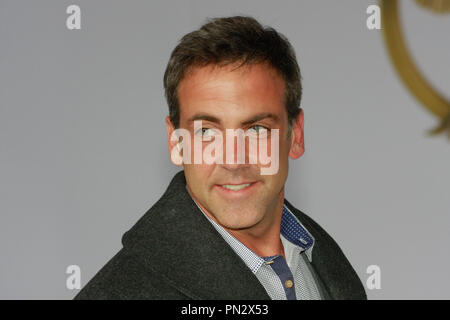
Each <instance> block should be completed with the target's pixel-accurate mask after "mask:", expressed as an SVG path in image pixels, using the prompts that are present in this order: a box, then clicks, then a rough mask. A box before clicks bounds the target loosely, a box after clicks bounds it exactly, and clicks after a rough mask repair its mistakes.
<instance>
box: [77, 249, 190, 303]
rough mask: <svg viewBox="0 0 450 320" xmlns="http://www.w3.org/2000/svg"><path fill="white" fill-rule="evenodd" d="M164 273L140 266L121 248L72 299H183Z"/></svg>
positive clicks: (140, 264) (134, 257) (131, 255)
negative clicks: (165, 277) (160, 273)
mask: <svg viewBox="0 0 450 320" xmlns="http://www.w3.org/2000/svg"><path fill="white" fill-rule="evenodd" d="M186 298H187V297H186V296H185V295H183V294H182V293H181V292H179V291H177V290H176V289H175V288H174V287H173V286H171V285H170V281H168V280H167V279H164V276H162V275H158V274H157V273H155V272H154V271H153V270H151V269H150V268H148V267H144V266H143V265H142V263H141V262H140V261H139V259H138V258H137V257H136V256H134V254H132V253H130V252H129V251H128V250H127V249H126V248H122V249H121V250H120V251H119V252H118V253H117V254H116V255H115V256H114V257H112V258H111V259H110V260H109V261H108V262H107V263H106V264H105V265H104V266H103V268H101V269H100V271H98V272H97V274H95V276H94V277H93V278H92V279H91V280H90V281H89V282H88V283H87V284H86V285H85V286H84V287H83V288H82V289H81V291H80V292H79V293H78V294H77V295H76V296H75V298H74V300H133V299H139V300H141V299H152V300H153V299H186Z"/></svg>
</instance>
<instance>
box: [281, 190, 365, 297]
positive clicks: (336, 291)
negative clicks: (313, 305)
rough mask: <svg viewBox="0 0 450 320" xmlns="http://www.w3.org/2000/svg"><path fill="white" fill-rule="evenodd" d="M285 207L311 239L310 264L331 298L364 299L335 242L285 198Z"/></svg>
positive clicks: (360, 288)
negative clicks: (312, 241)
mask: <svg viewBox="0 0 450 320" xmlns="http://www.w3.org/2000/svg"><path fill="white" fill-rule="evenodd" d="M285 205H286V206H287V207H288V208H289V210H291V212H292V213H294V215H295V216H296V217H297V218H298V219H299V220H300V222H301V223H302V224H303V225H304V226H305V228H306V229H307V230H308V231H309V232H310V233H311V234H312V236H313V237H314V239H315V243H314V248H313V252H312V265H313V266H314V268H315V270H316V271H317V273H318V274H319V276H320V277H321V279H322V281H323V282H324V284H325V285H326V286H327V288H328V291H329V293H330V295H331V296H332V297H333V298H334V299H367V296H366V293H365V290H364V286H363V284H362V282H361V280H360V279H359V277H358V275H357V273H356V271H355V269H354V268H353V267H352V265H351V263H350V261H349V260H348V259H347V257H346V256H345V254H344V252H343V251H342V249H341V248H340V247H339V245H338V244H337V242H336V241H335V240H334V239H333V237H331V236H330V234H329V233H328V232H327V231H325V229H324V228H322V227H321V226H320V225H319V224H318V223H317V222H316V221H314V220H313V219H312V218H311V217H310V216H308V215H307V214H305V213H304V212H302V211H300V210H299V209H297V208H295V207H294V206H293V205H292V204H291V203H290V202H289V201H287V200H286V199H285Z"/></svg>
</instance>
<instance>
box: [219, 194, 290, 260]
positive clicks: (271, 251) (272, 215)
mask: <svg viewBox="0 0 450 320" xmlns="http://www.w3.org/2000/svg"><path fill="white" fill-rule="evenodd" d="M283 204H284V188H283V190H282V191H281V192H280V194H279V197H278V199H277V200H276V202H275V203H274V205H273V206H272V207H270V208H268V210H270V212H267V213H266V216H265V218H264V219H263V220H261V221H260V222H259V223H258V224H257V225H255V226H253V227H251V228H248V229H240V230H234V229H228V228H226V227H224V226H222V227H223V228H224V229H225V230H226V231H228V232H229V233H230V234H231V235H233V236H234V237H235V238H236V239H238V240H239V241H240V242H241V243H243V244H244V245H245V246H246V247H247V248H249V249H250V250H252V251H253V252H255V253H256V254H257V255H259V256H260V257H267V256H274V255H279V254H281V255H282V256H283V257H285V256H284V248H283V244H282V242H281V239H280V228H281V216H282V212H283Z"/></svg>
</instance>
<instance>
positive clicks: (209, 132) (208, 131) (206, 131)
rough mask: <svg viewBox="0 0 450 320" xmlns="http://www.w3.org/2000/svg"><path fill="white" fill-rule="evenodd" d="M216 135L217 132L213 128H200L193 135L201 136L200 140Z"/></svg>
mask: <svg viewBox="0 0 450 320" xmlns="http://www.w3.org/2000/svg"><path fill="white" fill-rule="evenodd" d="M217 134H219V133H218V131H217V130H215V129H213V128H201V129H200V130H197V132H196V133H195V135H201V137H202V138H207V137H214V136H215V135H217Z"/></svg>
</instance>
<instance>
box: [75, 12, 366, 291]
mask: <svg viewBox="0 0 450 320" xmlns="http://www.w3.org/2000/svg"><path fill="white" fill-rule="evenodd" d="M300 78H301V77H300V70H299V67H298V64H297V61H296V57H295V53H294V51H293V48H292V47H291V45H290V44H289V42H288V41H287V39H286V38H285V37H284V36H282V35H280V34H279V33H278V32H276V31H275V30H274V29H272V28H263V27H262V26H261V25H260V24H259V23H258V22H257V21H256V20H254V19H253V18H249V17H239V16H237V17H230V18H217V19H213V20H211V21H210V22H208V23H207V24H205V25H204V26H202V27H201V28H200V29H199V30H197V31H194V32H191V33H189V34H187V35H186V36H184V37H183V38H182V39H181V41H180V43H179V44H178V46H177V47H176V48H175V50H174V51H173V52H172V55H171V58H170V61H169V63H168V66H167V69H166V72H165V76H164V86H165V90H166V98H167V101H168V105H169V113H170V114H169V116H167V118H166V125H167V133H168V146H169V152H170V154H171V155H172V156H171V159H172V161H173V162H174V163H175V164H177V165H183V167H184V170H183V171H180V172H178V173H177V174H176V175H175V176H174V178H173V179H172V181H171V182H170V184H169V186H168V188H167V190H166V192H165V193H164V195H163V196H162V197H161V198H160V199H159V200H158V201H157V202H156V204H154V205H153V206H152V208H150V210H148V212H147V213H146V214H145V215H144V216H143V217H142V218H141V219H140V220H139V221H138V222H137V223H136V224H135V225H134V226H133V227H132V228H131V229H130V230H129V231H128V232H126V233H125V234H124V236H123V238H122V243H123V248H122V249H121V250H120V251H119V252H118V253H117V254H116V255H115V256H114V257H113V258H112V259H111V260H110V261H109V262H108V263H107V264H106V265H105V266H104V267H103V268H102V269H101V270H100V271H99V272H98V273H97V275H96V276H95V277H94V278H93V279H92V280H91V281H90V282H89V283H88V284H87V285H86V286H85V287H84V288H83V289H82V290H81V292H80V293H79V294H78V295H77V297H76V299H282V300H284V299H289V300H301V299H366V294H365V292H364V288H363V286H362V284H361V281H360V280H359V278H358V276H357V275H356V273H355V271H354V269H353V268H352V266H351V265H350V263H349V262H348V260H347V259H346V257H345V256H344V254H343V253H342V251H341V250H340V248H339V247H338V245H337V244H336V243H335V242H334V240H333V239H332V238H331V237H330V236H329V235H328V234H327V233H326V232H325V231H324V230H323V229H322V228H321V227H320V226H319V225H318V224H317V223H315V222H314V221H313V220H312V219H311V218H309V217H308V216H307V215H305V214H304V213H302V212H301V211H300V210H298V209H296V208H295V207H294V206H293V205H292V204H291V203H290V202H288V201H287V200H286V199H285V198H284V184H285V181H286V179H287V176H288V166H289V158H291V159H297V158H299V157H300V156H301V155H302V154H303V153H304V141H303V122H304V115H303V110H302V109H301V108H300V107H299V106H300V100H301V93H302V87H301V81H300ZM197 121H201V127H200V129H199V128H198V122H197ZM239 129H242V130H243V131H245V132H246V136H245V138H247V137H248V138H249V139H248V140H249V143H248V144H246V145H245V147H244V153H243V154H242V149H239V146H238V145H234V144H232V147H231V149H229V148H228V149H227V147H228V143H229V142H230V140H231V141H232V142H233V143H234V136H233V137H232V138H231V139H230V137H229V135H228V132H229V130H239ZM225 132H227V136H226V138H225V139H224V140H222V136H223V134H224V133H225ZM207 133H209V134H207ZM181 136H182V138H183V139H181ZM219 136H220V139H219ZM212 137H214V138H215V140H217V141H218V142H219V143H216V144H215V146H216V147H218V149H214V156H213V158H214V161H213V162H205V161H196V160H195V159H194V158H195V155H193V154H192V152H190V151H192V148H191V146H192V145H193V146H194V147H193V149H194V152H193V153H196V152H198V151H199V150H201V151H204V150H205V149H206V148H208V146H211V145H212V143H213V142H212V140H211V139H210V138H212ZM252 137H253V138H252ZM254 137H257V138H258V140H257V141H258V143H263V142H264V143H266V146H267V145H270V148H268V149H267V153H268V154H269V157H270V163H268V162H267V161H266V162H263V161H261V158H258V156H260V155H261V154H258V155H256V157H257V161H253V162H252V161H250V160H251V159H252V160H254V159H255V150H256V149H253V151H251V150H250V147H249V145H250V140H251V141H253V142H255V141H256V139H254ZM196 139H197V140H196ZM198 139H200V140H198ZM252 139H253V140H252ZM269 139H270V143H267V142H268V140H269ZM199 141H200V142H199ZM217 141H216V142H217ZM272 142H275V144H272ZM221 147H223V149H221ZM261 148H262V144H261V145H260V144H258V148H257V149H258V150H261ZM225 149H227V150H226V160H228V161H222V160H223V157H221V155H223V153H224V150H225ZM239 152H240V153H241V154H240V155H239ZM177 153H178V155H179V156H180V157H182V159H183V161H182V164H180V162H177V161H176V160H175V159H176V157H174V156H173V155H176V154H177ZM203 155H204V153H201V156H203ZM230 155H231V161H230V158H229V156H230ZM235 156H237V158H239V157H241V160H242V156H243V158H244V160H245V161H243V162H242V161H241V162H239V161H233V159H235V158H236V157H235ZM193 159H194V160H193ZM197 160H198V159H197ZM200 160H203V158H202V157H201V159H200ZM273 163H276V167H275V170H272V172H270V173H269V174H267V173H266V174H264V173H262V172H263V171H262V170H263V169H267V167H268V166H270V165H272V164H273Z"/></svg>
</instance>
